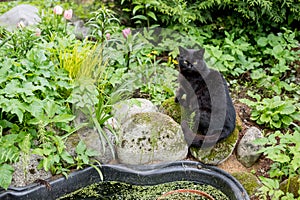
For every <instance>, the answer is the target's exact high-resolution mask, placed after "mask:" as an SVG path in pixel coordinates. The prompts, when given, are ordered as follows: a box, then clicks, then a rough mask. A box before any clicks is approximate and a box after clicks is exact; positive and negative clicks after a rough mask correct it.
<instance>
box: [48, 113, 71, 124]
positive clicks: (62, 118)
mask: <svg viewBox="0 0 300 200" xmlns="http://www.w3.org/2000/svg"><path fill="white" fill-rule="evenodd" d="M73 119H75V116H74V115H70V114H61V115H57V116H55V117H54V118H53V119H52V120H51V121H52V122H65V123H68V122H70V121H72V120H73Z"/></svg>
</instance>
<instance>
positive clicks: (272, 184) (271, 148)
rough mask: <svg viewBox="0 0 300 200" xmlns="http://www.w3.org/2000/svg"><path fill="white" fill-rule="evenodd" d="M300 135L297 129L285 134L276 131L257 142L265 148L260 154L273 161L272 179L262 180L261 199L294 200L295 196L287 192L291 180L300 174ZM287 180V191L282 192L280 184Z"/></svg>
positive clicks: (262, 178) (270, 172)
mask: <svg viewBox="0 0 300 200" xmlns="http://www.w3.org/2000/svg"><path fill="white" fill-rule="evenodd" d="M299 134H300V132H299V130H297V129H295V131H294V133H290V132H287V133H285V134H283V133H281V132H280V131H276V132H275V133H272V134H270V135H269V136H268V137H266V138H261V139H258V140H256V143H257V144H259V145H262V146H265V147H264V148H262V149H261V150H260V151H259V153H263V154H264V155H265V156H266V157H267V158H269V159H271V160H272V161H273V164H272V165H271V169H270V170H269V172H268V173H269V175H270V178H272V179H270V178H265V177H261V178H260V179H261V180H262V183H263V187H262V188H260V197H262V198H263V199H266V197H267V196H270V197H271V198H272V199H293V194H290V193H288V192H285V191H288V189H289V187H290V184H289V182H290V179H291V178H292V177H294V176H297V175H299V174H300V159H299V149H300V139H299V138H300V137H299ZM285 178H287V179H288V184H287V188H285V189H286V190H284V191H282V190H281V189H280V187H279V184H280V182H281V181H282V180H283V179H285ZM283 195H285V196H283Z"/></svg>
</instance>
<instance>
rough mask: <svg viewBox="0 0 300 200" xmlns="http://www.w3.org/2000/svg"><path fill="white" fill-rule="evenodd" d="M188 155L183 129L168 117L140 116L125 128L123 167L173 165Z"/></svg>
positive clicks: (121, 153) (120, 156) (120, 154)
mask: <svg viewBox="0 0 300 200" xmlns="http://www.w3.org/2000/svg"><path fill="white" fill-rule="evenodd" d="M187 152H188V146H187V144H186V142H185V139H184V136H183V133H182V129H181V126H180V125H179V124H178V123H176V122H175V121H174V120H173V119H172V118H171V117H169V116H167V115H165V114H162V113H159V112H146V113H136V114H134V115H132V116H131V117H130V118H129V119H128V120H127V121H126V122H125V123H124V124H122V125H121V135H120V143H119V145H118V146H117V155H118V159H119V162H120V163H124V164H133V165H134V164H147V163H154V162H170V161H175V160H181V159H184V158H185V157H186V155H187Z"/></svg>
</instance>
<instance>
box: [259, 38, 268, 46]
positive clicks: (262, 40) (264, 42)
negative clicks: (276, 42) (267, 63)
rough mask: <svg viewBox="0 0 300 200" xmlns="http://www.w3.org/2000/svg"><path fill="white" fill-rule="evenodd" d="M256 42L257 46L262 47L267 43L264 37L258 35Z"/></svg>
mask: <svg viewBox="0 0 300 200" xmlns="http://www.w3.org/2000/svg"><path fill="white" fill-rule="evenodd" d="M257 44H258V46H261V47H264V46H266V45H267V44H268V39H267V38H266V37H260V38H259V39H258V40H257Z"/></svg>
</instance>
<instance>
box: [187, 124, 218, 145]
mask: <svg viewBox="0 0 300 200" xmlns="http://www.w3.org/2000/svg"><path fill="white" fill-rule="evenodd" d="M181 128H182V131H183V134H184V138H185V140H186V142H187V144H188V145H189V146H194V147H202V146H203V145H202V144H203V141H204V140H205V147H211V146H213V145H215V144H216V143H217V142H218V140H219V136H220V134H213V135H201V134H197V133H194V132H193V131H192V130H191V129H190V127H189V125H188V122H187V121H185V120H184V121H182V122H181Z"/></svg>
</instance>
